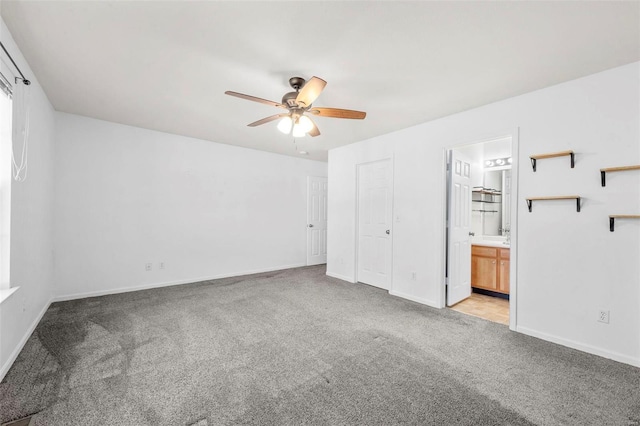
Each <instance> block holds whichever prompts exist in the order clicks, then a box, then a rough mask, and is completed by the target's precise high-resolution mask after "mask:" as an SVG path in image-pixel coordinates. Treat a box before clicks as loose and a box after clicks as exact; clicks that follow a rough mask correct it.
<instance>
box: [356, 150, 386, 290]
mask: <svg viewBox="0 0 640 426" xmlns="http://www.w3.org/2000/svg"><path fill="white" fill-rule="evenodd" d="M392 199H393V197H392V170H391V161H390V160H383V161H377V162H375V163H369V164H360V165H358V281H360V282H363V283H366V284H370V285H373V286H376V287H380V288H384V289H386V290H389V289H390V288H391V255H392V244H391V242H392V240H391V221H392V214H393V212H392Z"/></svg>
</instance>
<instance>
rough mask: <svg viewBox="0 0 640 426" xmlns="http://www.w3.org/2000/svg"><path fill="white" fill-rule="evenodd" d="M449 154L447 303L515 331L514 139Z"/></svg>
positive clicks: (507, 138)
mask: <svg viewBox="0 0 640 426" xmlns="http://www.w3.org/2000/svg"><path fill="white" fill-rule="evenodd" d="M447 154H448V155H447V158H448V166H447V234H446V235H447V238H446V239H447V242H446V244H447V256H446V259H447V260H446V269H445V271H446V276H447V283H446V288H445V294H446V304H447V306H448V307H450V308H451V309H454V310H456V311H459V312H462V313H465V314H469V315H473V316H477V317H480V318H484V319H486V320H489V321H493V322H497V323H501V324H505V325H511V328H515V320H513V319H512V318H511V316H513V315H514V313H515V306H510V302H512V301H514V298H513V293H514V292H513V289H514V285H512V284H515V283H512V280H511V277H512V276H514V277H515V274H513V273H512V272H513V271H512V269H513V268H512V265H513V264H514V263H515V262H513V261H512V257H513V253H512V250H511V249H512V242H513V230H514V229H515V228H514V227H513V226H512V224H513V223H514V222H515V218H514V213H515V208H512V207H515V202H516V201H515V200H516V198H515V197H516V194H515V190H514V188H515V186H514V177H515V175H514V169H515V165H514V158H515V156H514V143H513V138H512V137H511V136H508V137H502V138H499V139H493V140H489V141H483V142H478V143H474V144H470V145H465V146H460V147H454V148H452V149H450V150H449V151H448V153H447ZM513 260H515V259H513Z"/></svg>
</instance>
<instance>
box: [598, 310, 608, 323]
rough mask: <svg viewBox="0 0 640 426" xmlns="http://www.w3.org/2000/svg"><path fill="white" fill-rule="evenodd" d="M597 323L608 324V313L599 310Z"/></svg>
mask: <svg viewBox="0 0 640 426" xmlns="http://www.w3.org/2000/svg"><path fill="white" fill-rule="evenodd" d="M598 322H602V323H605V324H609V311H605V310H604V309H600V310H599V311H598Z"/></svg>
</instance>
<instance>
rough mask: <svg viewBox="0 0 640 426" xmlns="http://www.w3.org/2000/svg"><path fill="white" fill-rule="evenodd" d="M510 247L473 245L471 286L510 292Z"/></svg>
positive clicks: (498, 291)
mask: <svg viewBox="0 0 640 426" xmlns="http://www.w3.org/2000/svg"><path fill="white" fill-rule="evenodd" d="M509 261H510V258H509V249H508V248H500V247H488V246H481V245H472V246H471V286H472V287H476V288H480V289H483V290H490V291H495V292H497V293H504V294H509Z"/></svg>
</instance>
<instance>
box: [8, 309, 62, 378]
mask: <svg viewBox="0 0 640 426" xmlns="http://www.w3.org/2000/svg"><path fill="white" fill-rule="evenodd" d="M52 302H53V300H52V299H50V300H49V301H48V302H47V303H45V305H44V308H43V309H42V311H40V313H39V314H38V316H37V317H36V319H35V320H34V321H33V322H32V323H31V325H30V326H29V329H28V330H27V331H26V333H25V334H24V336H22V339H20V342H19V343H18V346H16V347H15V349H14V350H13V352H11V355H10V356H9V359H7V361H6V362H5V363H4V365H3V366H2V369H0V382H1V381H2V380H4V376H6V375H7V373H8V372H9V369H10V368H11V366H12V365H13V363H14V362H15V360H16V358H18V355H19V354H20V352H21V351H22V348H24V345H26V344H27V340H29V337H31V334H32V333H33V331H34V330H35V329H36V327H37V326H38V324H39V323H40V320H42V317H43V316H44V313H45V312H47V309H49V306H51V303H52Z"/></svg>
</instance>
